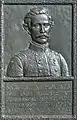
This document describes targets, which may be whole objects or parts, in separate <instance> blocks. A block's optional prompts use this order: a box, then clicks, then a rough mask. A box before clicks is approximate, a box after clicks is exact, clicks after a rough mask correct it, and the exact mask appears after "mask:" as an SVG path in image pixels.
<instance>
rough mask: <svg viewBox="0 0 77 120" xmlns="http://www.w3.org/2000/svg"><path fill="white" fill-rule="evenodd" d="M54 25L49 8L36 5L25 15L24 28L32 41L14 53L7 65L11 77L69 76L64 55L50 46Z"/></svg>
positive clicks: (8, 74)
mask: <svg viewBox="0 0 77 120" xmlns="http://www.w3.org/2000/svg"><path fill="white" fill-rule="evenodd" d="M53 25H54V21H53V20H52V17H51V16H49V14H48V11H47V9H45V8H42V7H34V8H32V9H30V11H29V12H28V13H27V14H26V15H25V17H24V23H23V28H24V29H25V30H26V31H27V32H28V34H29V35H30V36H31V38H32V41H31V42H30V45H29V47H28V48H27V49H25V50H23V51H20V52H19V53H18V54H16V55H14V56H13V57H12V58H11V59H10V62H9V65H8V67H7V76H9V77H32V76H37V77H39V76H43V77H45V76H52V77H59V76H69V72H68V65H67V63H66V60H65V59H64V57H63V56H62V55H61V54H60V53H57V52H55V51H53V50H51V49H50V48H49V44H48V41H49V40H50V33H51V29H52V27H53Z"/></svg>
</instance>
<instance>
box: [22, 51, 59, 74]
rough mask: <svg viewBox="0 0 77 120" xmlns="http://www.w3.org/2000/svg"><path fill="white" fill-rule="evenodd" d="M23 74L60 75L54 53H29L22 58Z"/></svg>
mask: <svg viewBox="0 0 77 120" xmlns="http://www.w3.org/2000/svg"><path fill="white" fill-rule="evenodd" d="M23 68H24V70H23V71H24V76H50V75H51V76H60V75H61V73H60V63H59V61H58V59H57V57H55V56H54V55H52V54H51V53H50V54H47V53H45V52H42V53H40V52H39V53H36V52H33V53H30V54H28V55H27V59H26V60H24V66H23Z"/></svg>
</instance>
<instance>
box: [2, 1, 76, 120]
mask: <svg viewBox="0 0 77 120" xmlns="http://www.w3.org/2000/svg"><path fill="white" fill-rule="evenodd" d="M21 4H22V5H23V4H26V5H38V4H40V5H43V4H49V5H51V4H53V5H71V6H72V50H73V51H72V77H71V76H70V77H59V78H51V77H42V78H41V77H39V78H38V77H32V78H31V77H26V78H25V77H24V78H10V77H4V28H3V25H4V18H3V6H4V5H21ZM76 5H77V3H76V0H68V1H67V0H56V1H54V0H47V1H46V0H44V1H43V0H39V1H37V0H33V1H31V0H30V1H29V0H26V1H25V0H18V1H17V0H11V1H10V0H4V1H3V0H2V1H1V2H0V6H1V7H0V14H1V18H0V30H1V32H0V38H1V44H0V45H1V46H0V48H1V49H0V50H1V82H0V86H1V90H0V93H1V96H0V98H1V99H0V102H1V106H0V107H1V120H4V119H5V120H7V119H9V120H10V119H14V120H15V119H27V120H36V119H37V120H40V119H41V120H52V119H53V120H59V119H60V120H61V119H62V120H67V119H70V120H73V119H75V120H76V84H77V67H76V66H77V61H76V59H77V51H76V50H77V46H76V35H77V34H76V12H77V10H76ZM41 79H42V80H43V81H51V82H52V81H56V82H58V81H71V82H72V116H69V115H66V116H60V115H52V117H48V116H33V117H32V116H6V115H3V113H2V112H3V109H4V104H3V101H4V84H5V82H15V81H16V82H22V81H24V82H28V81H29V82H38V81H39V82H41ZM37 80H38V81H37Z"/></svg>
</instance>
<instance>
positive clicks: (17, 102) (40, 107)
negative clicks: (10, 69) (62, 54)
mask: <svg viewBox="0 0 77 120" xmlns="http://www.w3.org/2000/svg"><path fill="white" fill-rule="evenodd" d="M4 114H6V115H71V114H72V83H71V82H69V81H68V82H63V81H62V82H22V83H21V82H19V83H18V82H15V83H14V82H6V83H5V111H4Z"/></svg>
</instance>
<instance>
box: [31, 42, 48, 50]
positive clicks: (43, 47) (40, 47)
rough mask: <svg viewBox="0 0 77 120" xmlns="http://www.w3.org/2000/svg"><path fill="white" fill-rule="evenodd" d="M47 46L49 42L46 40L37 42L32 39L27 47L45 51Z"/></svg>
mask: <svg viewBox="0 0 77 120" xmlns="http://www.w3.org/2000/svg"><path fill="white" fill-rule="evenodd" d="M48 46H49V43H48V42H47V43H45V44H39V43H36V42H34V41H31V43H30V46H29V48H30V49H33V50H35V51H38V50H39V51H45V50H46V48H48Z"/></svg>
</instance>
